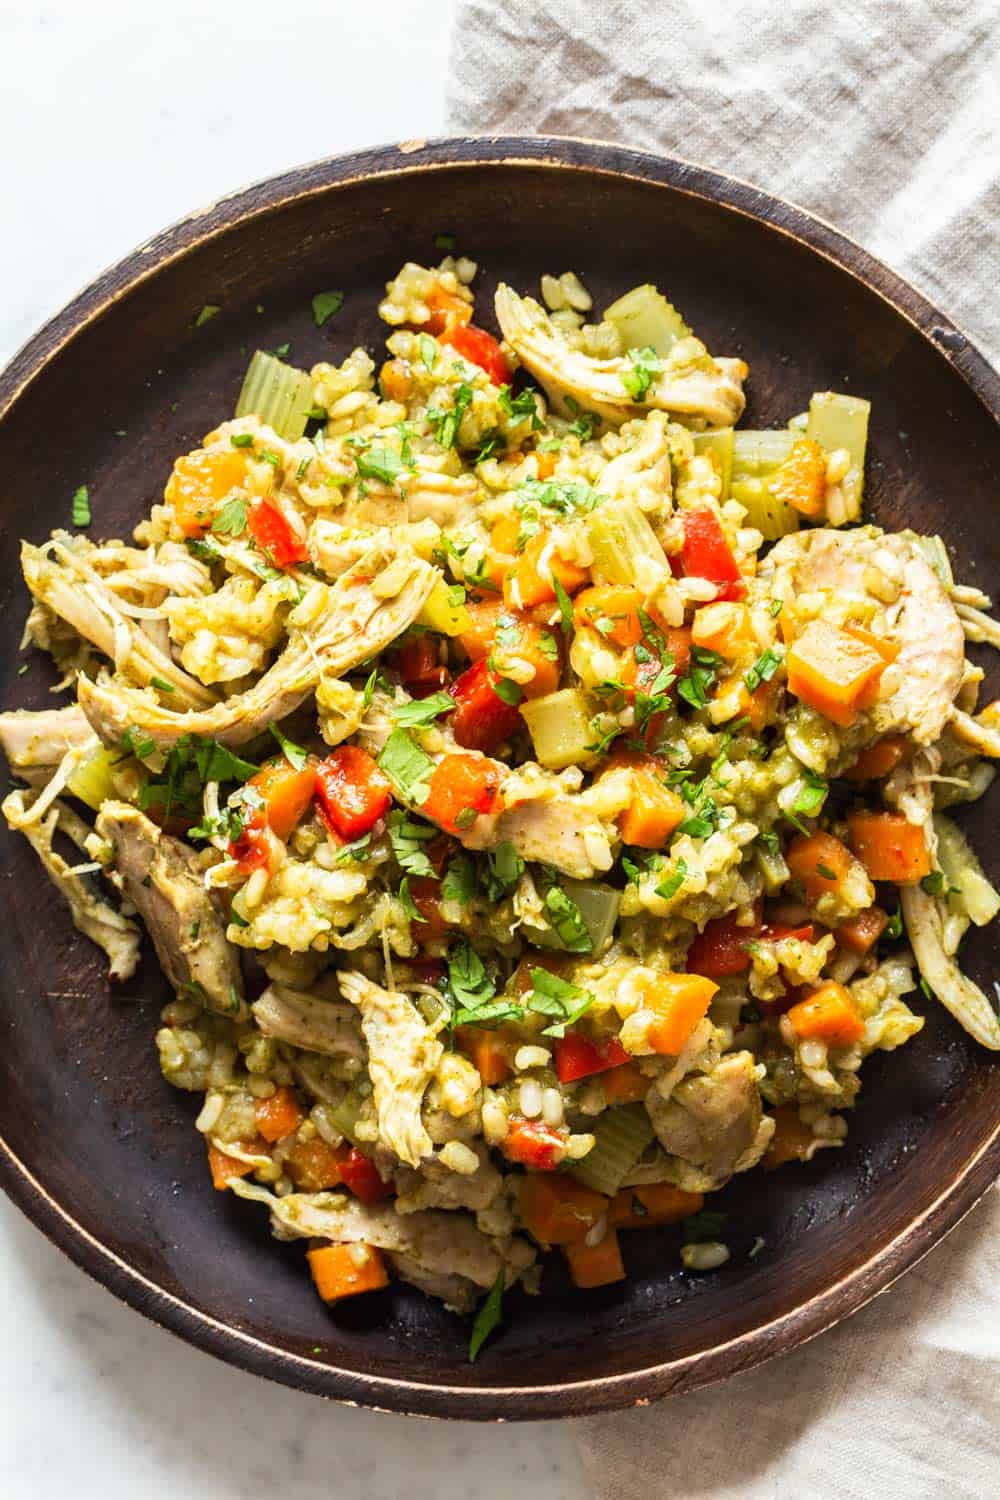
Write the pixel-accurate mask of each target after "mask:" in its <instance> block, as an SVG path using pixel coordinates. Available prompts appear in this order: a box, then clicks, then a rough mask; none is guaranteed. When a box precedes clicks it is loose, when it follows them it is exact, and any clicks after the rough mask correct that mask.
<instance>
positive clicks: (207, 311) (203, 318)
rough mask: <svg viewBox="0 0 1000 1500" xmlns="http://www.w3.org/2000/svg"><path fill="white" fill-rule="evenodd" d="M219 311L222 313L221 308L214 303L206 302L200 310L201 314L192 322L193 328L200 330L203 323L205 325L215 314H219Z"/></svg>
mask: <svg viewBox="0 0 1000 1500" xmlns="http://www.w3.org/2000/svg"><path fill="white" fill-rule="evenodd" d="M221 311H222V308H221V307H218V306H216V304H215V303H214V302H206V303H205V306H204V307H203V308H202V310H201V312H200V313H199V314H198V316H197V317H196V318H195V320H194V326H195V327H196V328H201V326H202V325H203V324H204V323H207V322H208V320H209V319H210V318H214V317H215V315H216V313H218V312H221Z"/></svg>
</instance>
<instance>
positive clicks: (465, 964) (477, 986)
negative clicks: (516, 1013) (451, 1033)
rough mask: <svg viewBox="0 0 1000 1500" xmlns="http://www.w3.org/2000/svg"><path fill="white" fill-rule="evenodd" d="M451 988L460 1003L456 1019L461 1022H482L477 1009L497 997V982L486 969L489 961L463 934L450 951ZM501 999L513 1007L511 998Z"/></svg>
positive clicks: (458, 1022)
mask: <svg viewBox="0 0 1000 1500" xmlns="http://www.w3.org/2000/svg"><path fill="white" fill-rule="evenodd" d="M448 989H449V991H450V993H451V996H452V998H453V999H454V1001H455V1002H456V1004H457V1006H458V1011H457V1013H456V1017H455V1020H456V1023H457V1024H458V1025H460V1026H464V1025H466V1024H467V1023H471V1024H472V1025H474V1026H475V1025H478V1024H480V1017H479V1016H478V1015H477V1014H476V1013H477V1012H478V1011H480V1010H481V1009H482V1008H483V1007H484V1006H485V1005H486V1004H487V1003H488V1002H489V1001H491V1000H492V999H493V997H494V995H495V994H496V986H495V985H494V983H493V981H492V979H491V978H490V976H489V974H487V972H486V965H485V964H484V963H483V961H482V959H481V958H480V957H479V954H478V953H477V952H476V950H475V948H473V946H472V944H471V943H470V942H469V941H468V940H467V939H466V938H459V940H458V942H457V943H454V944H452V946H451V948H450V949H449V951H448ZM500 1003H501V1004H502V1005H504V1006H506V1007H507V1008H511V1002H510V1001H501V1002H500ZM494 1019H495V1017H494Z"/></svg>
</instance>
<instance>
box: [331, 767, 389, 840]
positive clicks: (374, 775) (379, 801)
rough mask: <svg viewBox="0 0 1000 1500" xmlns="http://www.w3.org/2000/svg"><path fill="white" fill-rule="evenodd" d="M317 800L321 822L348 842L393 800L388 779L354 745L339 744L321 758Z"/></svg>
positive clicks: (371, 823) (376, 819)
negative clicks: (329, 753)
mask: <svg viewBox="0 0 1000 1500" xmlns="http://www.w3.org/2000/svg"><path fill="white" fill-rule="evenodd" d="M316 799H317V802H318V804H319V811H320V815H321V817H322V819H323V821H324V823H325V824H326V825H327V827H328V828H330V829H332V831H333V832H334V833H336V834H338V835H339V836H340V837H341V838H342V839H347V840H348V842H350V841H351V840H352V839H359V838H361V836H362V835H363V834H366V833H368V832H370V830H371V829H372V828H374V826H375V824H376V823H377V822H378V820H379V818H381V817H382V816H383V815H384V814H385V812H386V810H387V809H388V806H389V803H390V801H391V800H392V799H391V795H390V788H389V778H388V777H387V776H386V775H385V773H384V772H383V771H380V770H379V768H378V766H377V765H376V764H375V761H374V760H373V759H372V757H371V756H370V755H369V754H368V751H367V750H362V749H361V748H360V747H359V746H357V745H338V746H337V748H336V750H334V752H333V754H332V755H328V756H327V757H326V759H325V760H322V761H320V763H319V765H318V766H317V767H316Z"/></svg>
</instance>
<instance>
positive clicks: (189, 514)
mask: <svg viewBox="0 0 1000 1500" xmlns="http://www.w3.org/2000/svg"><path fill="white" fill-rule="evenodd" d="M246 475H247V468H246V459H245V457H244V453H243V451H241V450H240V449H237V448H230V449H228V450H227V449H225V448H218V449H216V448H212V449H204V448H197V449H196V450H195V451H194V453H186V454H184V455H183V457H181V458H179V459H178V460H177V462H176V463H175V464H174V468H173V473H172V474H171V476H170V478H169V479H168V480H167V485H166V488H165V490H164V491H163V498H164V500H165V501H166V502H167V504H168V505H172V506H173V508H174V518H175V520H176V521H177V524H178V526H179V527H180V529H181V531H183V533H184V535H185V536H201V535H203V533H204V532H206V531H207V530H208V528H209V527H210V526H211V524H212V522H213V520H214V519H215V512H216V510H217V509H218V506H219V503H220V501H222V500H224V499H225V498H226V496H227V495H228V494H229V491H230V490H232V489H236V488H237V487H238V486H239V485H241V484H243V482H244V480H245V479H246Z"/></svg>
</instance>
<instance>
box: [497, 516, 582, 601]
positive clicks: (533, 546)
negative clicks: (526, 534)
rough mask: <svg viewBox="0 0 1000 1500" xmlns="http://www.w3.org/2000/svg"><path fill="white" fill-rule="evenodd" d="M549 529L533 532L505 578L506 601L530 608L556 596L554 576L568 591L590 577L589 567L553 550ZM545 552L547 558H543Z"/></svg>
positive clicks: (570, 592)
mask: <svg viewBox="0 0 1000 1500" xmlns="http://www.w3.org/2000/svg"><path fill="white" fill-rule="evenodd" d="M550 542H551V538H550V537H549V534H548V532H546V531H540V532H538V534H537V535H536V536H533V537H532V538H531V540H530V541H529V542H528V545H527V546H526V547H525V549H524V551H523V552H522V553H521V555H520V556H519V558H518V559H517V563H516V566H515V568H514V571H513V572H512V573H508V574H507V575H506V576H505V578H504V580H503V597H504V602H505V603H506V604H508V605H510V606H511V607H512V608H514V609H530V608H531V607H532V605H534V604H544V603H545V601H546V600H547V599H554V598H555V597H556V591H555V586H554V585H553V583H552V579H553V578H558V580H559V582H560V584H561V585H562V587H563V588H564V589H565V590H566V593H567V594H575V593H576V592H577V591H578V590H579V589H581V588H583V585H584V584H585V583H586V581H587V570H586V568H581V567H579V566H578V564H576V563H574V562H570V561H569V560H568V559H566V558H564V557H560V556H559V554H558V553H557V552H555V551H553V549H552V547H551V545H550ZM543 554H544V560H543Z"/></svg>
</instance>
